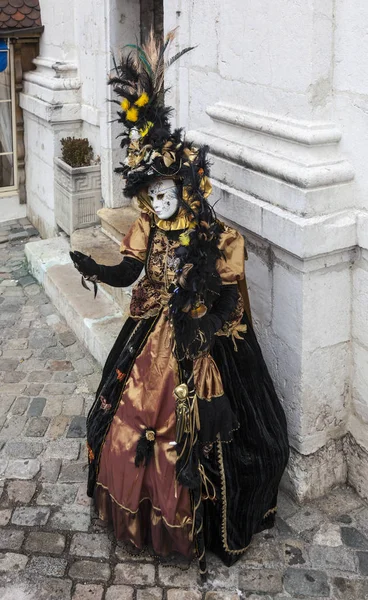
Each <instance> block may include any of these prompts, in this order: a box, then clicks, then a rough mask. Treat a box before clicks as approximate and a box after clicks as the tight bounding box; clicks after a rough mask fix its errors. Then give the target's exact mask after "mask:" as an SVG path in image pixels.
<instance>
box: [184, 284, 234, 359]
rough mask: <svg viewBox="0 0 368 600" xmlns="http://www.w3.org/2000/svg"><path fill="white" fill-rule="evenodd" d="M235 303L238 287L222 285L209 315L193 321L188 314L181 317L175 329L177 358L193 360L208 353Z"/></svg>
mask: <svg viewBox="0 0 368 600" xmlns="http://www.w3.org/2000/svg"><path fill="white" fill-rule="evenodd" d="M237 302H238V285H237V284H234V285H223V286H222V288H221V293H220V296H219V298H218V299H217V300H216V302H215V303H214V305H213V307H212V309H211V311H210V312H209V313H207V314H205V315H204V316H203V317H200V318H199V319H194V318H193V317H191V316H190V313H184V314H183V315H181V318H180V324H177V326H176V327H175V337H176V344H177V354H178V358H179V359H182V358H183V357H184V356H186V357H187V358H191V359H194V358H196V357H197V356H198V355H199V354H201V353H203V352H209V351H210V350H211V348H212V346H213V343H214V340H215V333H216V332H217V331H219V329H221V327H222V326H223V324H224V323H225V322H226V321H227V320H228V319H229V317H230V315H231V313H232V312H233V311H234V310H235V308H236V305H237ZM174 326H175V320H174Z"/></svg>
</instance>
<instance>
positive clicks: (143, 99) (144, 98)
mask: <svg viewBox="0 0 368 600" xmlns="http://www.w3.org/2000/svg"><path fill="white" fill-rule="evenodd" d="M148 102H149V97H148V94H146V92H143V94H141V95H140V96H139V98H138V100H136V101H135V102H134V104H135V105H136V106H145V105H146V104H148Z"/></svg>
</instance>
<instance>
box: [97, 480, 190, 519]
mask: <svg viewBox="0 0 368 600" xmlns="http://www.w3.org/2000/svg"><path fill="white" fill-rule="evenodd" d="M97 485H99V486H100V487H102V489H104V490H106V491H107V493H108V494H109V496H110V498H111V500H112V501H113V502H114V503H115V504H116V505H117V506H118V507H119V508H122V509H123V510H125V511H127V512H129V513H130V514H132V515H136V514H137V513H138V512H139V510H140V509H139V508H137V510H131V509H130V508H128V507H127V506H124V505H123V504H120V502H118V501H117V500H116V498H114V496H113V495H112V494H111V493H110V491H109V488H108V487H107V486H106V485H103V483H100V482H99V481H97V482H96V486H97ZM144 500H149V502H150V503H151V506H152V508H153V510H156V511H157V512H159V513H161V515H160V516H161V519H162V520H163V521H164V523H165V524H166V525H167V526H168V527H172V528H173V529H175V528H176V529H184V527H187V526H188V525H190V526H191V525H192V519H191V518H188V521H187V522H186V523H183V524H181V525H173V524H172V523H169V522H168V520H167V519H166V518H165V517H164V516H163V514H162V510H161V509H160V508H158V507H157V506H155V505H154V504H153V502H152V500H151V498H150V497H149V496H146V497H144V498H141V499H140V500H139V502H138V504H141V502H144Z"/></svg>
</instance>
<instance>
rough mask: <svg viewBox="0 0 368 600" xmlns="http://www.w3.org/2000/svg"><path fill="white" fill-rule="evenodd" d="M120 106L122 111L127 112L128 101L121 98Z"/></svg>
mask: <svg viewBox="0 0 368 600" xmlns="http://www.w3.org/2000/svg"><path fill="white" fill-rule="evenodd" d="M120 106H121V108H122V109H123V110H124V111H127V110H128V108H129V107H130V102H129V100H127V99H126V98H123V99H122V101H121V102H120Z"/></svg>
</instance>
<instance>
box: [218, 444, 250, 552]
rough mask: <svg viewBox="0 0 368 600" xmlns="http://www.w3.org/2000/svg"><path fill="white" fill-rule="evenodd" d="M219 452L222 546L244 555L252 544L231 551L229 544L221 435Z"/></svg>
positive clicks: (227, 550) (229, 550)
mask: <svg viewBox="0 0 368 600" xmlns="http://www.w3.org/2000/svg"><path fill="white" fill-rule="evenodd" d="M217 452H218V461H219V467H220V478H221V500H222V523H221V538H222V545H223V547H224V548H225V550H226V552H228V553H229V554H242V553H243V552H245V551H246V549H247V548H249V546H250V544H248V546H246V547H245V548H240V549H239V550H231V549H230V548H229V545H228V543H227V498H226V479H225V467H224V459H223V456H222V447H221V438H220V435H219V434H218V435H217Z"/></svg>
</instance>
